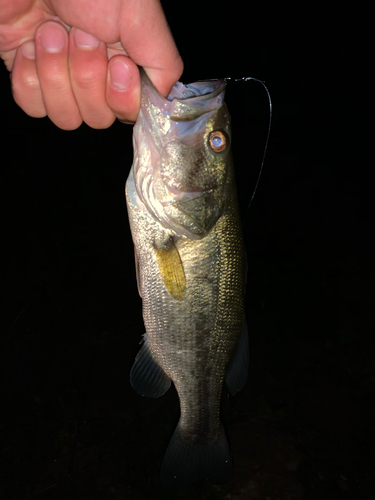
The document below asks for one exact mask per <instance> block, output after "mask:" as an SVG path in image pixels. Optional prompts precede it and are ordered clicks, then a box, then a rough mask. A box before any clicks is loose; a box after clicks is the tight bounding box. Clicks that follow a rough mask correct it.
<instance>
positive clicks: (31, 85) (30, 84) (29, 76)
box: [11, 40, 47, 118]
mask: <svg viewBox="0 0 375 500" xmlns="http://www.w3.org/2000/svg"><path fill="white" fill-rule="evenodd" d="M11 82H12V93H13V98H14V100H15V101H16V103H17V104H18V106H19V107H20V108H22V109H23V110H24V111H25V113H27V114H28V115H30V116H32V117H33V118H42V117H43V116H46V114H47V112H46V108H45V107H44V102H43V97H42V91H41V88H40V83H39V78H38V73H37V71H36V65H35V44H34V42H33V41H32V40H29V41H28V42H25V43H24V44H23V45H21V47H20V48H19V49H18V50H17V52H16V55H15V59H14V63H13V70H12V73H11Z"/></svg>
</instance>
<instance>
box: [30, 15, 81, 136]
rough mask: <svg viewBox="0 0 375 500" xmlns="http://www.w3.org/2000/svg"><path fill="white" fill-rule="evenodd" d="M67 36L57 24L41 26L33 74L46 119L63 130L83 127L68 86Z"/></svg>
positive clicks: (48, 23)
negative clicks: (37, 81) (35, 73)
mask: <svg viewBox="0 0 375 500" xmlns="http://www.w3.org/2000/svg"><path fill="white" fill-rule="evenodd" d="M68 44H69V37H68V32H67V30H66V29H65V28H64V26H62V25H61V24H60V23H58V22H54V21H52V22H51V21H49V22H45V23H42V24H41V25H40V26H39V27H38V29H37V30H36V32H35V54H36V59H35V60H36V70H37V74H38V78H39V83H40V88H41V91H42V96H43V102H44V107H45V109H46V112H47V114H48V116H49V118H50V119H51V120H52V121H53V123H55V124H56V125H57V126H58V127H60V128H62V129H64V130H74V129H75V128H77V127H79V126H80V125H81V123H82V117H81V114H80V111H79V107H78V105H77V102H76V100H75V97H74V93H73V90H72V86H71V83H70V76H69V66H68Z"/></svg>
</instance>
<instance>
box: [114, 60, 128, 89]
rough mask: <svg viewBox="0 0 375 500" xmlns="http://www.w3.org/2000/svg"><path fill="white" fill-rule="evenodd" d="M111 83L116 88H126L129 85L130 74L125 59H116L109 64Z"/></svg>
mask: <svg viewBox="0 0 375 500" xmlns="http://www.w3.org/2000/svg"><path fill="white" fill-rule="evenodd" d="M109 76H110V80H111V83H112V85H113V86H114V87H116V89H117V90H126V89H127V88H128V87H130V84H131V81H132V74H131V71H130V68H129V66H128V65H127V64H126V62H125V61H123V60H121V59H116V61H113V62H112V63H110V65H109Z"/></svg>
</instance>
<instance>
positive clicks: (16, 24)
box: [0, 0, 183, 130]
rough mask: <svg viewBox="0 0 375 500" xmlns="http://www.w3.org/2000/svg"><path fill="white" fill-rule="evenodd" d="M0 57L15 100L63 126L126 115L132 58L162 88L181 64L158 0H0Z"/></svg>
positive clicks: (134, 94)
mask: <svg viewBox="0 0 375 500" xmlns="http://www.w3.org/2000/svg"><path fill="white" fill-rule="evenodd" d="M0 57H1V58H2V59H3V60H4V63H5V65H6V67H7V69H8V70H9V71H10V72H11V73H10V76H11V85H12V93H13V97H14V100H15V101H16V103H17V104H18V105H19V106H20V107H21V108H22V109H23V110H24V111H25V112H26V113H27V114H28V115H30V116H32V117H36V118H39V117H43V116H46V115H47V116H48V117H49V118H50V119H51V120H52V122H53V123H55V125H57V126H58V127H60V128H62V129H64V130H74V129H76V128H78V127H79V126H80V125H81V123H82V122H86V123H87V125H89V126H90V127H92V128H96V129H101V128H107V127H109V126H110V125H111V124H112V123H113V122H114V121H115V119H116V118H118V119H119V120H120V121H123V122H125V123H132V122H134V121H135V120H136V117H137V115H138V111H139V106H140V77H139V71H138V67H137V65H138V66H143V68H144V69H145V70H146V73H147V74H148V76H149V77H150V79H151V80H152V82H153V83H154V85H155V86H156V88H157V89H158V90H159V92H160V93H161V94H163V95H164V96H167V95H168V93H169V91H170V89H171V88H172V86H173V85H174V83H175V82H176V81H177V80H178V79H179V77H180V76H181V73H182V71H183V63H182V59H181V57H180V55H179V53H178V50H177V48H176V45H175V43H174V41H173V37H172V35H171V33H170V30H169V28H168V25H167V22H166V19H165V17H164V14H163V10H162V7H161V5H160V2H159V0H0Z"/></svg>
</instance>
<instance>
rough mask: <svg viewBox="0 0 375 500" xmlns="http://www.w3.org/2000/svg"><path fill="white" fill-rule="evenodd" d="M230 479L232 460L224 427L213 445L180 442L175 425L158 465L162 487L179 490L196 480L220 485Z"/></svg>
mask: <svg viewBox="0 0 375 500" xmlns="http://www.w3.org/2000/svg"><path fill="white" fill-rule="evenodd" d="M231 479H232V458H231V455H230V447H229V443H228V440H227V438H226V435H225V431H224V428H223V426H221V428H220V436H219V438H218V439H217V441H215V442H214V443H212V444H194V442H193V441H191V440H188V439H183V438H182V436H181V434H180V430H179V426H177V428H176V430H175V432H174V434H173V436H172V439H171V441H170V443H169V445H168V448H167V451H166V452H165V456H164V460H163V463H162V466H161V483H162V485H163V486H164V487H165V488H182V487H185V486H187V485H188V484H190V483H192V482H193V481H197V480H206V481H209V482H210V483H213V484H222V483H227V482H229V481H231Z"/></svg>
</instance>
